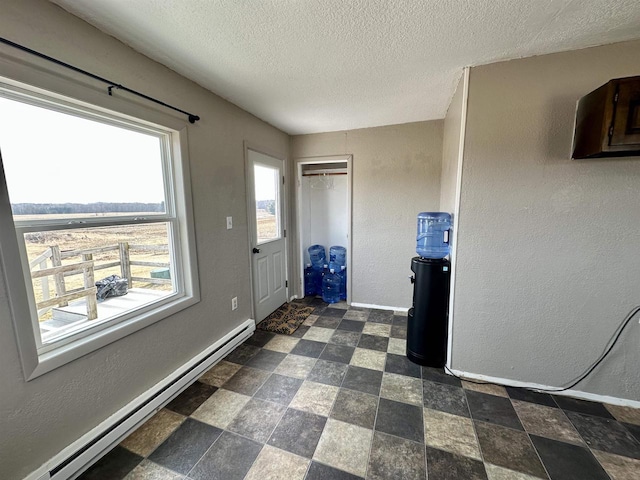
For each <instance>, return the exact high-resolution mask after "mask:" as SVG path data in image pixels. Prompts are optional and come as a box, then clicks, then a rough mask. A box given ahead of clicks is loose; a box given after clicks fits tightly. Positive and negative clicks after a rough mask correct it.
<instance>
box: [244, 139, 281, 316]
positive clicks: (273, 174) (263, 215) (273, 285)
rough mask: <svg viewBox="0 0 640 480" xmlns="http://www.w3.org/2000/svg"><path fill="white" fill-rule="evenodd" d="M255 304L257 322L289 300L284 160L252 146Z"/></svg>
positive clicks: (249, 166) (250, 152)
mask: <svg viewBox="0 0 640 480" xmlns="http://www.w3.org/2000/svg"><path fill="white" fill-rule="evenodd" d="M247 160H248V161H247V164H248V172H247V173H248V177H249V178H248V181H249V185H252V186H253V188H251V189H249V190H250V196H251V198H250V208H249V218H250V222H251V229H252V232H251V233H252V235H251V241H252V245H251V248H252V252H253V254H252V257H251V268H252V277H253V304H254V314H255V317H256V318H255V319H256V321H257V322H259V321H261V320H263V319H264V318H265V317H267V316H268V315H269V314H270V313H272V312H273V311H274V310H276V309H277V308H278V307H279V306H280V305H282V304H283V303H285V302H286V301H287V279H286V250H285V239H284V222H283V212H284V198H283V197H284V195H283V193H282V185H283V178H284V177H283V172H284V162H283V161H282V160H280V159H278V158H274V157H270V156H268V155H265V154H263V153H260V152H256V151H254V150H251V149H249V150H248V154H247Z"/></svg>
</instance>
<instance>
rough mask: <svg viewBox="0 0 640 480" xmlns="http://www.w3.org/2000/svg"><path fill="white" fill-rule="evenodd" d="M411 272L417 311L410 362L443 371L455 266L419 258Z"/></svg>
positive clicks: (412, 313)
mask: <svg viewBox="0 0 640 480" xmlns="http://www.w3.org/2000/svg"><path fill="white" fill-rule="evenodd" d="M411 270H412V271H413V272H414V273H415V281H414V290H413V308H411V309H409V313H408V320H407V358H408V359H409V360H411V361H412V362H414V363H417V364H419V365H424V366H428V367H437V368H441V367H443V366H444V365H445V362H446V359H447V333H448V332H447V330H448V323H449V322H448V320H449V315H448V313H449V281H450V278H451V271H450V270H451V264H450V263H449V261H448V260H444V259H437V260H431V259H425V258H420V257H415V258H413V259H412V260H411Z"/></svg>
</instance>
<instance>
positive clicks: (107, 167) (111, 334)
mask: <svg viewBox="0 0 640 480" xmlns="http://www.w3.org/2000/svg"><path fill="white" fill-rule="evenodd" d="M180 139H181V134H180V132H179V131H176V130H172V129H169V128H166V127H159V126H156V125H150V124H147V123H145V122H143V121H134V120H131V119H129V118H124V117H119V116H117V115H114V114H112V113H105V112H103V111H101V110H99V109H92V108H90V107H86V106H84V105H82V106H81V105H80V104H74V103H71V102H68V101H63V100H60V99H58V98H56V97H53V96H51V97H49V96H46V95H40V94H38V95H36V94H35V93H32V92H29V91H24V90H21V89H19V88H15V87H9V86H2V85H0V156H1V157H0V158H1V160H0V161H1V164H2V167H3V170H4V175H0V188H2V189H4V190H5V192H6V193H7V194H6V195H4V197H2V196H0V202H4V203H5V204H6V203H10V205H5V209H2V210H0V212H7V211H9V210H8V207H10V211H9V212H10V213H9V215H10V216H11V217H12V220H13V227H14V231H15V235H16V240H17V242H15V243H14V244H15V246H16V249H17V251H16V252H12V251H11V250H12V249H11V248H10V247H9V246H7V245H2V253H3V259H4V258H6V257H7V256H10V255H11V254H12V253H15V254H17V255H18V256H19V259H20V265H21V271H20V272H19V273H20V274H21V275H19V276H18V275H15V273H17V272H15V271H7V272H5V274H6V277H7V282H8V283H14V282H22V283H23V285H24V289H25V292H24V293H25V295H24V298H25V301H22V302H18V308H15V305H14V308H13V310H14V317H15V318H14V322H15V323H16V324H17V327H18V330H19V329H24V326H25V324H28V325H29V328H31V329H32V331H33V337H32V338H33V342H34V344H35V350H36V352H37V355H38V357H39V359H40V360H41V361H42V360H44V359H47V358H51V357H56V356H57V355H56V353H59V354H63V356H64V357H66V361H68V360H69V359H73V358H75V357H77V356H79V355H81V354H84V353H86V348H87V342H89V343H91V342H92V341H93V343H94V344H95V348H98V347H99V346H102V345H104V344H105V343H109V342H110V341H113V340H115V339H117V338H120V337H122V336H123V335H124V334H127V333H130V332H131V331H135V330H136V329H138V328H142V327H143V326H146V325H148V324H149V323H151V322H153V321H156V320H159V319H160V318H163V317H166V316H167V315H169V314H171V313H174V312H175V311H177V309H181V308H184V307H186V306H188V305H190V304H192V303H195V301H197V285H196V278H197V276H196V271H195V256H194V255H195V252H194V248H193V238H192V225H191V221H190V218H191V215H190V210H189V208H188V202H187V201H188V198H189V194H188V192H189V186H188V182H187V179H188V175H186V174H185V171H186V170H185V169H186V167H187V165H186V161H185V159H184V155H183V153H182V151H183V150H184V149H183V148H181V144H180ZM0 215H2V213H0ZM6 220H7V219H6V218H4V219H1V220H0V222H2V223H1V224H0V227H1V228H2V230H5V228H4V227H5V226H6V225H7V222H6ZM9 225H10V223H9ZM5 238H6V237H0V241H3V242H4V243H5V244H8V243H11V242H6V240H5ZM9 269H10V267H9ZM5 270H7V267H6V266H5ZM14 287H15V285H14ZM15 303H16V302H15V301H14V302H12V304H15ZM25 303H26V305H24V304H25ZM176 307H178V308H176ZM25 317H26V318H25ZM125 327H126V328H125ZM20 336H21V335H18V337H20ZM74 345H82V349H81V350H82V353H81V352H78V354H77V355H75V356H74V355H73V354H71V355H70V354H69V352H73V347H74ZM21 350H23V349H21ZM66 361H65V360H63V361H61V360H60V359H57V361H55V362H53V363H55V364H56V365H59V364H62V363H66ZM40 363H41V362H40ZM48 369H50V368H46V369H44V370H48ZM41 370H42V369H41Z"/></svg>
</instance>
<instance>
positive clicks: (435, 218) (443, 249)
mask: <svg viewBox="0 0 640 480" xmlns="http://www.w3.org/2000/svg"><path fill="white" fill-rule="evenodd" d="M450 234H451V215H449V214H448V213H445V212H422V213H419V214H418V235H417V237H416V252H417V253H418V255H420V256H421V257H422V258H444V257H446V256H447V255H449V254H450V253H451V251H450V243H449V237H450Z"/></svg>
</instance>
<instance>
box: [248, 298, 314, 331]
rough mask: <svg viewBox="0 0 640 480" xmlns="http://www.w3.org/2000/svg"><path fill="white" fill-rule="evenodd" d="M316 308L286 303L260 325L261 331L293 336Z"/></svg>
mask: <svg viewBox="0 0 640 480" xmlns="http://www.w3.org/2000/svg"><path fill="white" fill-rule="evenodd" d="M313 310H314V307H312V306H306V305H300V304H298V303H285V304H283V305H282V306H281V307H280V308H278V309H277V310H276V311H275V312H273V313H272V314H271V315H269V316H268V317H267V318H265V319H264V320H263V321H262V322H260V323H259V324H258V327H257V328H258V329H259V330H265V331H267V332H274V333H281V334H283V335H291V334H292V333H293V332H295V331H296V330H297V329H298V327H299V326H300V325H302V322H304V321H305V320H306V319H307V317H308V316H309V315H311V312H313Z"/></svg>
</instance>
